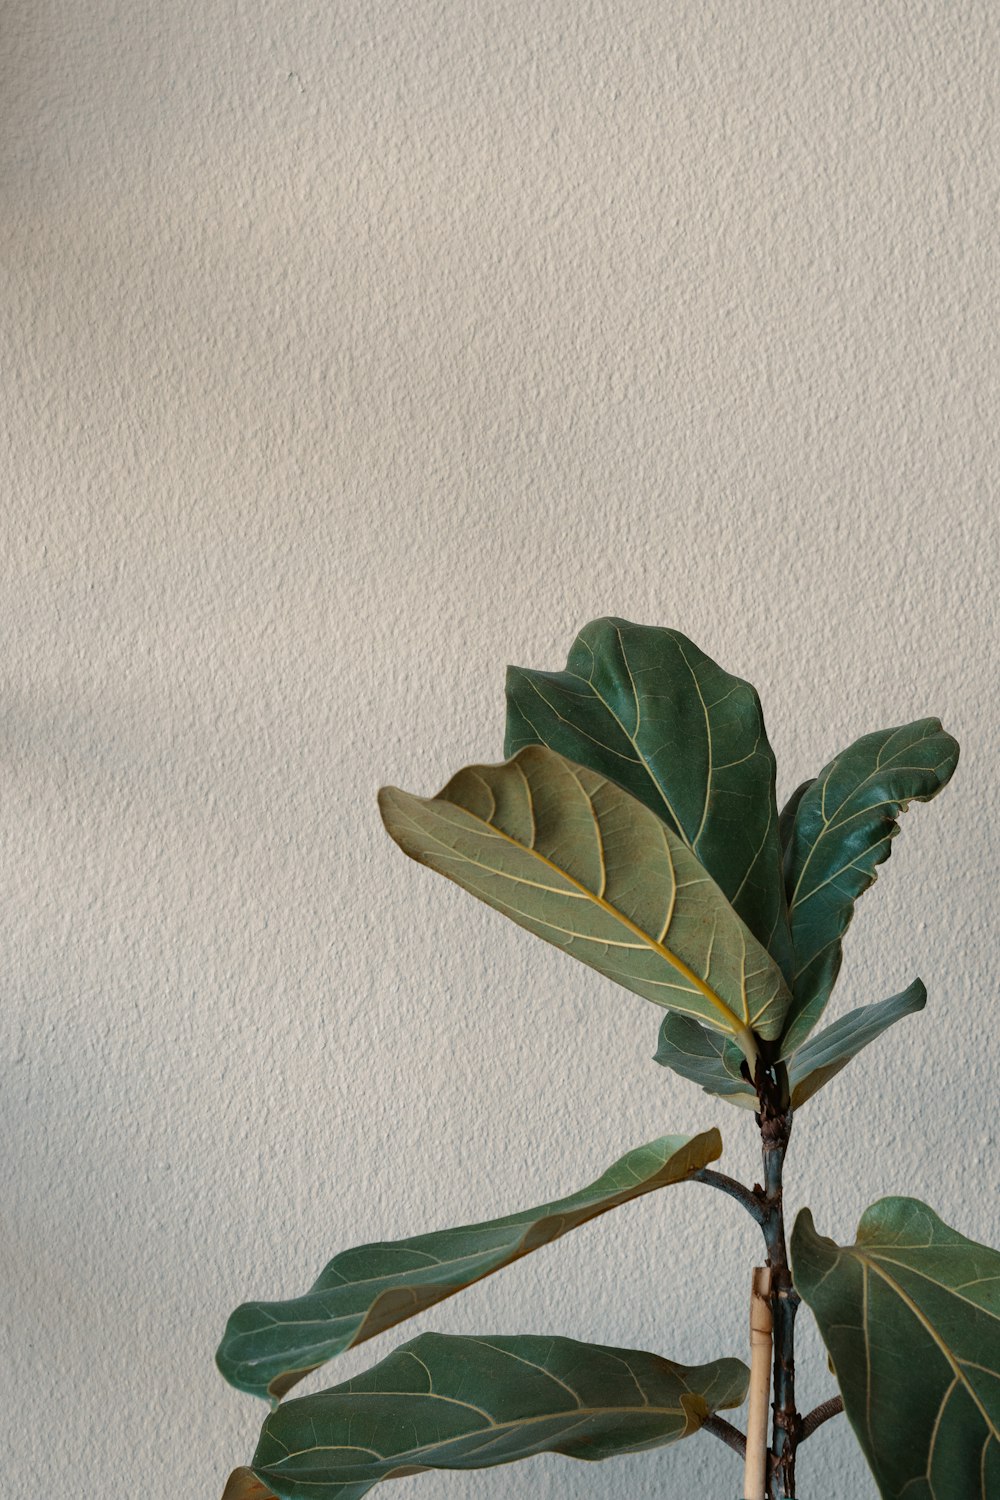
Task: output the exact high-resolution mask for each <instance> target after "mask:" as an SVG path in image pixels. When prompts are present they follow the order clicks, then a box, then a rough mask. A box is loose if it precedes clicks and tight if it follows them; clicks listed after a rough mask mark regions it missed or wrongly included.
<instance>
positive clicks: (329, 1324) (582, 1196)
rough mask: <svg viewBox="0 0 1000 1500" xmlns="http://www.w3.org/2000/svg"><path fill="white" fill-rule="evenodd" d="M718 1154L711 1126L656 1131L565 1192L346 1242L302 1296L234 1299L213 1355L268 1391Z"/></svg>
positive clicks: (235, 1375)
mask: <svg viewBox="0 0 1000 1500" xmlns="http://www.w3.org/2000/svg"><path fill="white" fill-rule="evenodd" d="M721 1155H722V1139H721V1137H720V1135H719V1132H718V1131H717V1130H708V1131H705V1132H704V1133H703V1134H701V1135H696V1136H691V1137H687V1136H681V1135H668V1136H663V1137H661V1139H660V1140H656V1141H651V1142H650V1143H649V1145H648V1146H640V1147H638V1148H637V1149H636V1150H634V1151H630V1152H628V1154H627V1155H626V1156H623V1157H621V1158H620V1160H618V1161H616V1162H615V1163H614V1165H613V1166H611V1167H609V1168H608V1170H607V1171H606V1172H604V1173H603V1174H602V1175H601V1176H600V1177H599V1178H598V1179H597V1181H596V1182H592V1183H591V1184H590V1186H589V1187H585V1188H583V1189H582V1190H581V1191H580V1192H578V1193H573V1194H572V1196H570V1197H568V1198H559V1199H557V1200H556V1201H555V1202H554V1203H545V1204H542V1205H541V1207H539V1208H529V1209H524V1210H523V1211H522V1212H521V1213H517V1214H510V1215H509V1216H508V1217H506V1218H503V1219H492V1220H490V1221H489V1222H487V1223H484V1224H467V1225H465V1226H463V1227H462V1228H460V1229H442V1230H438V1231H437V1232H435V1233H432V1234H419V1235H416V1236H415V1237H413V1238H412V1239H406V1240H397V1241H396V1242H395V1243H380V1244H374V1245H361V1246H359V1247H358V1248H356V1249H354V1250H345V1251H343V1252H342V1253H341V1254H340V1255H337V1256H335V1257H334V1259H333V1260H331V1261H330V1263H329V1265H328V1266H327V1267H326V1269H325V1270H324V1271H323V1272H322V1274H321V1275H320V1277H319V1279H318V1281H317V1282H316V1283H315V1285H314V1286H313V1287H312V1288H311V1290H310V1291H308V1292H307V1293H306V1294H305V1296H302V1297H296V1298H294V1299H292V1300H290V1301H287V1302H248V1303H245V1304H244V1305H243V1306H242V1307H238V1308H237V1309H236V1311H235V1312H234V1313H233V1314H232V1315H231V1317H230V1319H229V1322H228V1324H227V1325H226V1332H225V1335H224V1337H223V1339H222V1343H221V1344H220V1345H219V1350H218V1353H217V1354H216V1362H217V1364H218V1366H219V1369H220V1370H221V1371H222V1374H223V1375H224V1376H225V1378H226V1379H227V1380H228V1381H229V1383H230V1384H231V1385H234V1386H236V1387H237V1389H238V1390H242V1391H249V1392H250V1394H251V1395H255V1396H263V1397H264V1398H265V1399H266V1398H268V1397H271V1398H272V1399H273V1400H277V1399H278V1398H280V1397H281V1396H283V1395H284V1394H285V1392H286V1391H288V1390H290V1389H291V1387H292V1386H293V1385H294V1384H295V1383H296V1382H297V1381H298V1380H301V1379H302V1378H303V1376H305V1375H308V1374H309V1372H310V1371H311V1370H315V1369H316V1367H317V1366H318V1365H321V1364H323V1363H324V1361H326V1360H328V1359H332V1358H333V1356H334V1355H336V1354H341V1353H343V1351H344V1350H345V1349H353V1348H354V1346H355V1345H356V1344H361V1343H364V1341H365V1340H366V1339H370V1338H374V1336H375V1335H376V1334H378V1333H382V1332H384V1331H385V1329H387V1328H391V1327H392V1326H393V1325H394V1324H396V1323H401V1322H402V1321H403V1320H404V1318H410V1317H413V1316H414V1315H415V1314H416V1313H419V1312H423V1311H424V1310H425V1309H426V1308H428V1307H433V1306H434V1304H435V1303H436V1302H441V1301H443V1300H444V1298H445V1297H451V1296H453V1295H454V1293H455V1292H460V1291H461V1290H462V1288H463V1287H467V1286H471V1285H472V1284H473V1282H476V1281H480V1280H482V1278H483V1277H484V1276H489V1275H490V1274H491V1272H493V1271H499V1270H500V1269H501V1267H502V1266H508V1265H510V1264H511V1263H512V1262H513V1261H515V1260H519V1259H520V1258H521V1257H522V1256H524V1255H528V1254H530V1253H531V1251H532V1250H538V1249H540V1248H541V1246H542V1245H548V1244H550V1243H551V1242H552V1241H553V1240H556V1239H559V1238H560V1236H561V1235H564V1234H568V1233H569V1231H570V1230H571V1229H576V1228H578V1227H579V1226H580V1225H581V1224H585V1223H587V1222H588V1220H590V1219H596V1218H597V1217H598V1215H599V1214H604V1213H607V1212H608V1210H609V1209H612V1208H617V1207H618V1205H619V1204H621V1203H627V1202H629V1201H630V1200H631V1199H632V1198H639V1197H641V1196H642V1195H643V1194H644V1193H651V1192H654V1191H655V1190H656V1189H657V1188H661V1187H666V1186H668V1185H669V1184H671V1183H675V1182H682V1181H683V1180H684V1179H685V1178H686V1177H690V1176H691V1174H692V1173H694V1172H697V1171H698V1169H699V1168H700V1167H704V1166H707V1165H708V1163H709V1162H710V1161H716V1160H717V1159H718V1157H719V1156H721Z"/></svg>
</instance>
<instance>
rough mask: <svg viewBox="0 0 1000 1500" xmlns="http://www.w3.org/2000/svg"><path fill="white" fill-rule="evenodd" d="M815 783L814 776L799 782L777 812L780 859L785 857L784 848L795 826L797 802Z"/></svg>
mask: <svg viewBox="0 0 1000 1500" xmlns="http://www.w3.org/2000/svg"><path fill="white" fill-rule="evenodd" d="M815 784H816V778H815V776H810V777H809V780H808V781H803V782H801V783H800V784H799V785H798V786H797V787H796V788H795V790H794V792H793V793H792V795H791V796H790V797H789V799H788V801H787V802H786V803H785V805H784V807H783V808H782V809H781V812H780V813H779V814H778V842H779V843H780V845H781V857H782V860H784V857H785V850H786V849H787V848H788V846H789V844H790V843H791V841H792V833H793V831H794V828H795V814H796V813H797V812H798V810H799V803H800V802H801V801H802V798H803V797H804V796H805V794H806V792H808V790H809V788H810V787H811V786H814V785H815Z"/></svg>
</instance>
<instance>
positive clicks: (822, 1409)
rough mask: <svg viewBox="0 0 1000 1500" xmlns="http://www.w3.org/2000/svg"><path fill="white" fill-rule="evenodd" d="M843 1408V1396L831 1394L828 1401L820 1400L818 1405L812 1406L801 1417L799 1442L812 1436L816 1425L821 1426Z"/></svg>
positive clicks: (838, 1413)
mask: <svg viewBox="0 0 1000 1500" xmlns="http://www.w3.org/2000/svg"><path fill="white" fill-rule="evenodd" d="M843 1410H844V1398H843V1396H831V1397H830V1399H829V1401H822V1402H821V1403H820V1404H819V1406H814V1407H813V1409H812V1411H811V1412H810V1413H809V1415H808V1416H807V1417H803V1418H802V1428H801V1431H800V1432H799V1442H800V1443H804V1442H805V1440H806V1438H807V1437H812V1435H813V1433H814V1432H815V1431H816V1428H817V1427H822V1425H823V1423H824V1422H829V1420H830V1418H831V1417H837V1416H839V1415H840V1413H841V1412H842V1411H843Z"/></svg>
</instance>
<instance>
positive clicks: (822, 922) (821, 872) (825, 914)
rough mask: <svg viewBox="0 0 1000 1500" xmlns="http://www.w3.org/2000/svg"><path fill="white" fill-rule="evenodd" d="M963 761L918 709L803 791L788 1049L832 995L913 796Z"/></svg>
mask: <svg viewBox="0 0 1000 1500" xmlns="http://www.w3.org/2000/svg"><path fill="white" fill-rule="evenodd" d="M957 761H958V745H957V744H956V743H955V741H954V740H953V739H952V737H951V735H950V734H946V733H945V731H944V730H943V729H942V728H941V724H940V722H939V720H937V719H918V720H917V721H916V722H915V723H913V724H904V725H902V726H901V727H900V728H898V729H883V730H879V731H878V733H876V734H867V735H865V736H864V738H863V739H860V740H856V741H855V743H854V744H853V745H850V746H849V747H848V749H846V750H844V751H843V752H842V754H840V755H838V756H836V757H835V759H834V760H832V761H831V762H830V764H829V765H828V766H824V768H823V770H822V771H821V772H820V774H819V776H818V777H817V778H816V780H815V781H814V782H813V783H812V785H811V786H808V787H806V788H805V790H803V789H802V788H799V793H796V796H797V797H799V801H798V804H797V806H796V808H795V815H794V823H793V825H792V831H791V836H790V838H789V841H788V845H787V847H786V849H785V886H786V890H787V892H788V909H789V914H790V917H791V924H792V944H793V947H794V949H795V972H794V979H793V985H792V989H793V995H794V999H793V1002H792V1006H791V1009H790V1010H789V1012H788V1020H787V1023H786V1026H785V1038H784V1045H783V1049H782V1050H783V1052H784V1055H785V1056H786V1057H787V1056H790V1055H791V1053H792V1052H794V1051H795V1049H796V1048H797V1047H798V1046H799V1045H800V1044H801V1043H802V1042H803V1041H804V1040H805V1038H806V1036H807V1035H808V1034H809V1032H810V1031H811V1030H812V1028H813V1027H814V1026H815V1024H816V1022H817V1021H818V1020H819V1017H820V1015H821V1014H822V1012H823V1008H824V1006H825V1005H826V1002H827V1000H828V999H829V997H830V991H831V990H832V988H833V985H834V981H835V980H836V978H837V974H838V972H839V970H840V962H841V957H842V952H841V939H842V938H843V936H844V933H845V932H846V930H847V927H848V924H849V923H850V920H851V917H852V916H853V914H854V903H855V901H856V900H857V898H858V897H859V896H860V895H861V893H862V892H863V891H866V890H867V889H868V887H869V886H870V885H871V884H872V882H873V881H874V879H875V876H876V870H875V866H876V865H878V864H880V863H881V862H882V861H883V860H885V859H888V857H889V854H890V852H891V841H892V839H893V838H895V836H896V834H897V833H898V832H899V824H898V823H897V821H896V819H897V818H898V816H899V814H900V812H902V811H903V810H905V808H906V806H907V804H908V803H909V802H911V801H914V800H916V801H918V802H927V801H929V799H930V798H931V797H933V796H935V795H936V793H938V792H939V791H940V790H941V788H942V787H943V786H944V785H945V783H946V782H947V781H948V779H949V777H950V776H951V774H952V772H953V771H954V769H955V765H956V763H957ZM800 793H801V796H799V794H800Z"/></svg>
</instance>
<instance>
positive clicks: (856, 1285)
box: [792, 1198, 1000, 1500]
mask: <svg viewBox="0 0 1000 1500" xmlns="http://www.w3.org/2000/svg"><path fill="white" fill-rule="evenodd" d="M792 1263H793V1271H794V1277H795V1285H796V1287H797V1288H798V1291H799V1293H800V1294H801V1296H802V1297H803V1298H804V1300H805V1301H806V1302H807V1303H808V1304H809V1306H810V1307H811V1308H812V1310H813V1312H814V1313H815V1315H816V1321H817V1322H818V1324H819V1328H820V1333H821V1334H822V1335H823V1340H824V1342H825V1343H826V1346H827V1349H828V1350H829V1352H830V1358H831V1361H832V1363H833V1366H834V1370H835V1372H836V1376H837V1380H838V1383H839V1385H840V1389H841V1391H842V1393H843V1397H844V1409H845V1411H846V1412H847V1415H848V1417H849V1419H850V1422H851V1425H852V1427H853V1428H854V1431H855V1433H856V1434H857V1437H858V1441H859V1442H860V1444H861V1447H862V1449H863V1450H864V1454H865V1457H866V1458H867V1460H868V1463H869V1465H870V1466H871V1470H872V1473H873V1474H874V1476H875V1479H876V1482H877V1484H878V1487H879V1492H880V1494H881V1495H882V1496H883V1500H995V1497H996V1496H997V1495H1000V1254H998V1252H997V1251H996V1250H991V1249H988V1248H987V1247H986V1246H985V1245H977V1244H976V1243H975V1241H973V1240H968V1239H966V1238H965V1236H964V1235H961V1234H959V1233H958V1232H957V1231H956V1230H954V1229H950V1228H949V1227H948V1225H947V1224H945V1223H943V1222H942V1221H941V1219H939V1218H938V1216H937V1214H936V1213H934V1212H933V1210H932V1209H929V1208H928V1207H927V1206H926V1204H924V1203H920V1202H918V1201H917V1200H916V1199H915V1198H883V1199H881V1201H880V1202H878V1203H875V1204H873V1205H872V1206H871V1208H869V1209H867V1210H866V1211H865V1213H864V1215H863V1217H862V1219H861V1223H860V1224H859V1226H858V1236H857V1242H856V1244H854V1245H847V1246H839V1245H836V1244H834V1242H833V1241H832V1240H829V1239H826V1238H825V1237H823V1236H822V1235H819V1234H817V1233H816V1230H815V1227H814V1225H813V1221H812V1216H811V1214H810V1213H809V1210H808V1209H803V1210H802V1212H801V1213H800V1214H799V1217H798V1219H797V1221H796V1224H795V1229H794V1232H793V1235H792Z"/></svg>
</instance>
